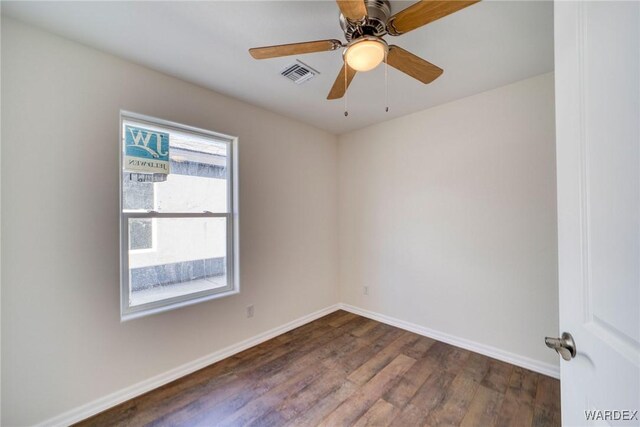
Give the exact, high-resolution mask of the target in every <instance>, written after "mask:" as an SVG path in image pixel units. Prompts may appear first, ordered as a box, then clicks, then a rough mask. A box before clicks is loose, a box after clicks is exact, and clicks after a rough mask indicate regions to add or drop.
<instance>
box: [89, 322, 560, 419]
mask: <svg viewBox="0 0 640 427" xmlns="http://www.w3.org/2000/svg"><path fill="white" fill-rule="evenodd" d="M559 393H560V389H559V382H558V380H555V379H553V378H549V377H546V376H544V375H540V374H537V373H534V372H531V371H528V370H526V369H522V368H518V367H514V366H512V365H509V364H507V363H504V362H500V361H497V360H495V359H490V358H488V357H485V356H482V355H479V354H476V353H472V352H470V351H467V350H464V349H461V348H457V347H454V346H451V345H448V344H445V343H442V342H438V341H434V340H432V339H430V338H426V337H422V336H419V335H416V334H413V333H410V332H407V331H404V330H401V329H398V328H395V327H392V326H389V325H386V324H382V323H379V322H376V321H374V320H371V319H367V318H364V317H361V316H357V315H354V314H352V313H348V312H346V311H341V310H340V311H336V312H333V313H330V314H329V315H327V316H324V317H322V318H320V319H318V320H316V321H314V322H310V323H308V324H306V325H303V326H301V327H299V328H296V329H294V330H292V331H289V332H287V333H286V334H283V335H281V336H278V337H276V338H274V339H271V340H269V341H266V342H264V343H261V344H259V345H256V346H254V347H252V348H250V349H247V350H245V351H242V352H240V353H238V354H236V355H234V356H232V357H229V358H227V359H225V360H222V361H220V362H218V363H215V364H212V365H210V366H207V367H206V368H204V369H201V370H199V371H197V372H194V373H192V374H190V375H187V376H185V377H183V378H181V379H179V380H176V381H173V382H171V383H169V384H166V385H164V386H162V387H159V388H158V389H156V390H153V391H151V392H149V393H146V394H144V395H141V396H139V397H136V398H134V399H131V400H129V401H127V402H124V403H122V404H120V405H117V406H116V407H114V408H111V409H110V410H108V411H105V412H103V413H100V414H98V415H96V416H93V417H91V418H89V419H87V420H84V421H82V422H80V423H78V425H81V426H113V425H118V426H183V425H188V426H207V427H208V426H224V425H228V426H231V425H233V426H236V425H240V426H259V427H281V426H289V427H299V426H300V427H301V426H316V425H325V426H331V427H333V426H342V425H345V426H346V425H356V426H366V425H374V426H385V425H395V426H401V427H407V426H414V425H415V426H466V427H468V426H482V427H487V426H493V425H496V426H500V427H502V426H505V427H506V426H522V427H532V426H537V427H548V426H559V425H560V394H559Z"/></svg>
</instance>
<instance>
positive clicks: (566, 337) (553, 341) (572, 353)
mask: <svg viewBox="0 0 640 427" xmlns="http://www.w3.org/2000/svg"><path fill="white" fill-rule="evenodd" d="M544 343H545V344H546V345H547V347H549V348H552V349H554V350H555V351H557V352H558V354H559V355H560V356H562V358H563V359H564V360H571V359H572V358H574V357H576V343H575V342H574V341H573V337H572V336H571V334H570V333H569V332H563V333H562V337H561V338H551V337H546V338H545V339H544Z"/></svg>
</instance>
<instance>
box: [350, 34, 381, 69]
mask: <svg viewBox="0 0 640 427" xmlns="http://www.w3.org/2000/svg"><path fill="white" fill-rule="evenodd" d="M388 51H389V46H387V43H385V41H384V40H382V39H380V38H377V37H368V36H365V37H361V38H359V39H356V40H353V41H352V42H351V43H349V45H348V46H347V49H346V50H345V51H344V60H345V62H346V63H347V65H349V67H351V68H353V69H354V70H356V71H369V70H373V69H374V68H376V67H377V66H378V65H380V63H382V61H384V57H385V55H386V54H387V52H388Z"/></svg>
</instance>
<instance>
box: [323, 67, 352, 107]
mask: <svg viewBox="0 0 640 427" xmlns="http://www.w3.org/2000/svg"><path fill="white" fill-rule="evenodd" d="M345 67H346V69H347V81H346V83H347V84H346V86H345V76H344V72H345ZM355 75H356V70H354V69H353V68H351V67H349V66H348V65H347V64H346V63H345V64H344V65H343V66H342V68H341V69H340V72H339V73H338V77H336V81H335V82H333V86H332V87H331V90H330V91H329V95H328V96H327V99H339V98H342V97H343V96H344V93H345V92H346V91H347V88H348V87H349V85H350V84H351V80H353V78H354V77H355Z"/></svg>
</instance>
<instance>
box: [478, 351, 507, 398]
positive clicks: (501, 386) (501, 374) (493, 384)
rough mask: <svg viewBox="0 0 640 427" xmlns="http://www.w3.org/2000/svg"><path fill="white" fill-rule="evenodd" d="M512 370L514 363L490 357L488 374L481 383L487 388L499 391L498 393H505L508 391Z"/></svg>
mask: <svg viewBox="0 0 640 427" xmlns="http://www.w3.org/2000/svg"><path fill="white" fill-rule="evenodd" d="M512 370H513V365H510V364H508V363H505V362H502V361H500V360H496V359H490V360H489V363H488V370H487V374H486V375H485V376H484V378H483V379H482V382H481V384H482V385H483V386H485V387H487V388H490V389H492V390H495V391H497V392H498V393H503V394H504V393H505V392H506V391H507V386H508V385H509V379H510V378H511V371H512Z"/></svg>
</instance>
